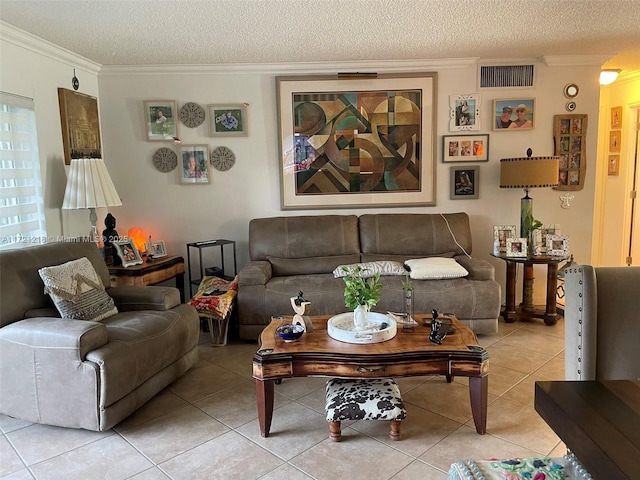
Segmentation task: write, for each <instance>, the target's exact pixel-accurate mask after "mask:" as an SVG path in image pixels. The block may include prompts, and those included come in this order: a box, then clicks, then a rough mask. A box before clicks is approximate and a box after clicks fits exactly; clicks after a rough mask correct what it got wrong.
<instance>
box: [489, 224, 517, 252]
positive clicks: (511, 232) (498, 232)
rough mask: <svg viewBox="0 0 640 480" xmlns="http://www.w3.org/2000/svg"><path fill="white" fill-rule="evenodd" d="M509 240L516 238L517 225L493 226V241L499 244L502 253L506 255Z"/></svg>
mask: <svg viewBox="0 0 640 480" xmlns="http://www.w3.org/2000/svg"><path fill="white" fill-rule="evenodd" d="M509 238H516V226H515V225H494V226H493V241H494V242H498V244H499V245H500V253H506V251H507V240H508V239H509Z"/></svg>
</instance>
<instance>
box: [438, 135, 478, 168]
mask: <svg viewBox="0 0 640 480" xmlns="http://www.w3.org/2000/svg"><path fill="white" fill-rule="evenodd" d="M488 160H489V135H487V134H484V135H444V136H443V137H442V161H443V162H444V163H447V162H487V161H488Z"/></svg>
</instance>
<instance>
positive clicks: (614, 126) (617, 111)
mask: <svg viewBox="0 0 640 480" xmlns="http://www.w3.org/2000/svg"><path fill="white" fill-rule="evenodd" d="M621 128H622V107H611V130H619V129H621Z"/></svg>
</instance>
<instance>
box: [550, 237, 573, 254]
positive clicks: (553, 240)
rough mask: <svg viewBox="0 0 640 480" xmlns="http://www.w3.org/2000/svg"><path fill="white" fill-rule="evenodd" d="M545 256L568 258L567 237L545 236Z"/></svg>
mask: <svg viewBox="0 0 640 480" xmlns="http://www.w3.org/2000/svg"><path fill="white" fill-rule="evenodd" d="M547 255H552V256H554V257H568V256H569V237H568V236H567V235H547Z"/></svg>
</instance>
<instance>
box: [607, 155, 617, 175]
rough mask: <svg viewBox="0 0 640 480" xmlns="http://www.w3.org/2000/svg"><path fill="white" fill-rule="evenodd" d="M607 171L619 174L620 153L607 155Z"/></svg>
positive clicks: (611, 173) (610, 173)
mask: <svg viewBox="0 0 640 480" xmlns="http://www.w3.org/2000/svg"><path fill="white" fill-rule="evenodd" d="M607 165H608V167H607V172H608V173H609V175H611V176H614V177H617V176H618V175H619V174H620V155H609V162H608V164H607Z"/></svg>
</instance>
